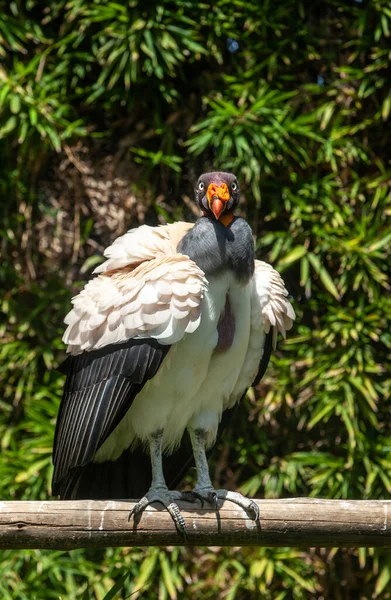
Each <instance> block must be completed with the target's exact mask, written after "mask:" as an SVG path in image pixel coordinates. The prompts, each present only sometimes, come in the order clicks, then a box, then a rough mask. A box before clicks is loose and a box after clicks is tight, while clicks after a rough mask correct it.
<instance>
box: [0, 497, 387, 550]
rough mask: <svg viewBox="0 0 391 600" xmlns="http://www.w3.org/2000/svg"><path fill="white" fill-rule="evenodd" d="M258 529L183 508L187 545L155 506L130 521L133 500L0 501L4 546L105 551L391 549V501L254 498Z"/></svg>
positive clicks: (234, 510)
mask: <svg viewBox="0 0 391 600" xmlns="http://www.w3.org/2000/svg"><path fill="white" fill-rule="evenodd" d="M257 503H258V506H259V509H260V524H258V525H257V524H256V523H254V522H253V521H251V520H250V519H249V518H248V516H247V515H246V514H245V512H244V511H243V510H242V509H241V508H239V507H238V506H236V505H235V504H232V503H231V502H228V501H226V502H224V503H223V505H222V506H221V508H220V509H219V511H218V514H216V512H215V511H214V510H211V509H210V508H207V507H204V508H201V507H200V506H195V505H192V504H189V503H187V502H183V503H180V506H181V508H182V514H183V516H184V518H185V521H186V524H187V527H188V536H187V539H184V538H183V537H182V536H181V535H180V534H178V533H177V531H176V529H175V526H174V523H173V522H172V520H171V517H170V515H169V514H168V513H167V511H165V510H164V509H163V508H161V507H160V506H159V505H154V506H150V507H148V508H147V510H146V511H145V512H144V514H143V515H142V517H141V519H140V521H139V522H138V523H134V521H133V518H132V519H130V521H128V515H129V511H130V509H131V508H132V506H133V502H132V501H114V500H112V501H92V500H90V501H89V500H78V501H47V502H46V501H43V502H23V501H20V502H19V501H18V502H17V501H15V502H0V548H1V549H16V548H19V549H21V548H25V549H27V548H49V549H71V548H101V547H105V546H167V545H170V546H183V545H192V546H196V545H197V546H301V547H303V546H307V547H309V546H333V547H337V546H338V547H339V546H367V547H368V546H379V547H380V546H383V547H385V546H391V526H390V524H389V523H388V512H389V509H390V514H391V501H390V500H372V501H366V500H316V499H311V498H293V499H290V500H257Z"/></svg>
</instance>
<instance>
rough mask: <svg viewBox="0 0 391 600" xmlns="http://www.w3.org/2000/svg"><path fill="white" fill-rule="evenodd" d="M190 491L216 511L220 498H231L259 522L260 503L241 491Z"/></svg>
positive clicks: (251, 517)
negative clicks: (240, 492)
mask: <svg viewBox="0 0 391 600" xmlns="http://www.w3.org/2000/svg"><path fill="white" fill-rule="evenodd" d="M186 493H189V492H186ZM190 493H191V494H193V495H194V496H195V497H196V498H199V499H201V498H202V499H203V500H205V501H206V502H208V503H209V504H211V505H212V506H213V507H214V509H215V510H216V511H217V510H218V508H219V506H218V501H219V500H230V501H231V502H234V503H235V504H237V505H238V506H240V507H241V508H243V510H245V511H246V513H247V514H248V516H249V517H250V519H252V520H253V521H255V522H259V507H258V504H257V503H256V502H254V501H253V500H251V499H250V498H246V496H243V495H242V494H239V492H229V491H227V490H214V489H203V490H201V489H200V490H193V491H192V492H190Z"/></svg>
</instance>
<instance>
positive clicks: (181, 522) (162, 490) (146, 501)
mask: <svg viewBox="0 0 391 600" xmlns="http://www.w3.org/2000/svg"><path fill="white" fill-rule="evenodd" d="M181 499H182V494H181V492H177V491H175V490H174V491H171V490H169V489H168V488H166V487H165V486H159V487H151V488H150V489H149V490H148V492H147V493H146V494H145V496H144V497H143V498H141V500H139V501H138V502H137V503H136V504H135V505H134V507H133V508H132V510H131V511H130V513H129V518H128V521H130V519H131V517H134V519H135V521H137V520H138V519H139V518H140V516H141V514H142V513H143V512H144V510H145V509H146V508H147V506H149V505H150V504H152V503H153V502H159V503H160V504H163V506H164V507H165V508H166V509H167V511H168V512H169V513H170V515H171V517H172V520H173V521H174V523H175V527H176V528H177V530H178V532H179V533H181V534H182V535H184V536H186V535H187V528H186V523H185V519H184V518H183V516H182V513H181V510H180V508H179V506H178V504H177V503H176V501H177V500H181Z"/></svg>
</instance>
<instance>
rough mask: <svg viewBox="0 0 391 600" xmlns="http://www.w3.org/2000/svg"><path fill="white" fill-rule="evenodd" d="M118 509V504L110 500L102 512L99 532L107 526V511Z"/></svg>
mask: <svg viewBox="0 0 391 600" xmlns="http://www.w3.org/2000/svg"><path fill="white" fill-rule="evenodd" d="M115 507H116V503H115V501H114V500H109V501H108V503H107V504H106V506H105V507H104V509H103V510H102V512H101V514H100V524H99V527H98V529H99V531H103V527H104V524H105V512H106V510H115Z"/></svg>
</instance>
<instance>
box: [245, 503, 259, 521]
mask: <svg viewBox="0 0 391 600" xmlns="http://www.w3.org/2000/svg"><path fill="white" fill-rule="evenodd" d="M247 512H248V513H249V512H252V513H253V516H252V517H251V518H252V520H253V521H259V506H258V504H257V503H256V502H253V501H251V504H250V506H249V507H248V509H247ZM250 516H251V515H250Z"/></svg>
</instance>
